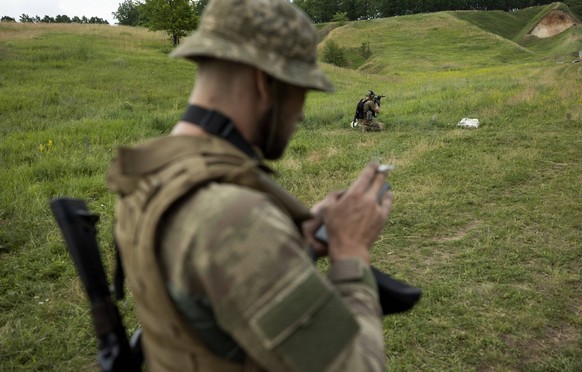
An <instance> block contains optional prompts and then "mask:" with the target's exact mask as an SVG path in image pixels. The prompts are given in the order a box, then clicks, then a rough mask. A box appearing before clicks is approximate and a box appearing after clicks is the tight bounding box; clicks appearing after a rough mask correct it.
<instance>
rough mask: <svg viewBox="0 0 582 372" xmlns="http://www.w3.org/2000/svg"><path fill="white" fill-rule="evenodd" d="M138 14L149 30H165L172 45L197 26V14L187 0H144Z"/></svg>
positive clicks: (176, 43)
mask: <svg viewBox="0 0 582 372" xmlns="http://www.w3.org/2000/svg"><path fill="white" fill-rule="evenodd" d="M140 15H141V16H143V19H144V22H145V23H144V24H145V26H146V27H147V28H148V29H149V30H150V31H165V32H166V33H167V34H168V35H169V36H170V39H171V40H172V43H173V44H174V46H176V45H178V43H179V42H180V39H181V38H182V37H184V36H186V35H188V33H189V32H190V31H192V30H194V29H196V27H197V26H198V16H197V15H196V11H195V8H194V6H193V4H192V3H191V2H190V1H188V0H146V1H145V3H144V4H143V5H142V6H140Z"/></svg>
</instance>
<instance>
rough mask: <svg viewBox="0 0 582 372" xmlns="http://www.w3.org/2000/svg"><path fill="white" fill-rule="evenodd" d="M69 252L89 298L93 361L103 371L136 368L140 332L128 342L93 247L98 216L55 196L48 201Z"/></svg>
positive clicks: (80, 204) (139, 359) (139, 358)
mask: <svg viewBox="0 0 582 372" xmlns="http://www.w3.org/2000/svg"><path fill="white" fill-rule="evenodd" d="M50 207H51V210H52V212H53V215H54V217H55V219H56V221H57V223H58V225H59V228H60V229H61V232H62V234H63V237H64V239H65V242H66V243H67V247H68V250H69V254H70V255H71V258H72V259H73V262H74V263H75V267H76V269H77V273H78V274H79V276H80V277H81V281H82V282H83V285H84V287H85V290H86V292H87V296H88V297H89V301H90V303H91V314H92V316H93V325H94V327H95V333H96V334H97V338H98V339H99V351H98V353H97V361H98V363H99V366H100V367H101V369H102V370H103V371H106V372H117V371H130V372H131V371H140V370H141V364H142V362H143V354H142V351H141V332H140V331H138V332H137V333H136V334H135V335H134V337H132V340H131V343H130V342H129V341H128V338H127V334H126V332H125V327H124V326H123V322H122V319H121V316H120V315H119V309H118V308H117V306H116V305H115V303H114V302H113V299H112V298H111V291H110V289H109V285H108V282H107V278H106V276H105V270H104V269H103V263H102V261H101V255H100V254H99V248H98V246H97V240H96V235H97V229H96V227H95V224H96V223H97V221H99V216H98V215H96V214H92V213H91V212H89V210H88V209H87V206H86V204H85V202H84V201H83V200H79V199H70V198H58V199H53V200H51V202H50Z"/></svg>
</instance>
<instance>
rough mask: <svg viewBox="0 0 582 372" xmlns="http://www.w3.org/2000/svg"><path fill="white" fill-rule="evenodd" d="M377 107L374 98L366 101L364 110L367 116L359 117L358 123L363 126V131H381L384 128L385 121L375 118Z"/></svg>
mask: <svg viewBox="0 0 582 372" xmlns="http://www.w3.org/2000/svg"><path fill="white" fill-rule="evenodd" d="M375 107H376V104H375V103H374V101H372V100H370V101H367V102H366V103H364V108H363V110H364V112H365V113H366V118H364V119H358V125H359V126H360V128H362V132H380V131H382V130H383V129H384V123H382V122H379V121H377V120H376V119H375V118H374V114H373V112H374V108H375Z"/></svg>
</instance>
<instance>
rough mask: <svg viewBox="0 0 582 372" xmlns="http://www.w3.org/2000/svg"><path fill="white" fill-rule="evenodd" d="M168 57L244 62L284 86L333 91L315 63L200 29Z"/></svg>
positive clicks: (331, 85)
mask: <svg viewBox="0 0 582 372" xmlns="http://www.w3.org/2000/svg"><path fill="white" fill-rule="evenodd" d="M170 56H172V57H174V58H177V57H184V58H195V57H214V58H219V59H224V60H229V61H233V62H240V63H245V64H248V65H251V66H255V67H257V68H259V69H261V70H262V71H265V72H266V73H268V74H269V75H271V76H273V77H275V78H276V79H279V80H281V81H283V82H285V83H289V84H292V85H296V86H299V87H304V88H307V89H314V90H319V91H323V92H333V91H334V87H333V84H332V83H331V81H330V80H329V78H328V77H327V76H326V75H325V73H324V72H323V71H322V70H321V69H320V68H319V66H318V65H317V64H316V63H308V62H305V61H300V60H296V59H295V60H293V59H290V58H288V57H285V56H283V55H281V54H279V53H275V52H269V51H265V50H262V49H260V48H258V47H256V46H254V45H249V44H245V43H244V42H240V43H234V42H233V41H232V40H226V39H223V38H221V37H220V35H216V34H210V33H207V32H204V31H201V30H198V31H195V32H194V33H193V34H192V35H190V36H189V37H187V38H185V39H184V40H183V41H182V43H180V45H178V47H176V48H175V49H174V50H173V51H172V52H171V53H170Z"/></svg>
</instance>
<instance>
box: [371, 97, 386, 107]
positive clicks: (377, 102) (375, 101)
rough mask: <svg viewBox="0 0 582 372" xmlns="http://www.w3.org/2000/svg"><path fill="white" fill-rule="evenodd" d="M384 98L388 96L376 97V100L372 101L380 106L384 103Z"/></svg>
mask: <svg viewBox="0 0 582 372" xmlns="http://www.w3.org/2000/svg"><path fill="white" fill-rule="evenodd" d="M384 97H386V96H383V95H380V96H374V98H372V101H374V103H375V104H377V105H378V106H380V101H382V98H384Z"/></svg>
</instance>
